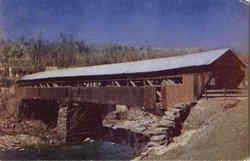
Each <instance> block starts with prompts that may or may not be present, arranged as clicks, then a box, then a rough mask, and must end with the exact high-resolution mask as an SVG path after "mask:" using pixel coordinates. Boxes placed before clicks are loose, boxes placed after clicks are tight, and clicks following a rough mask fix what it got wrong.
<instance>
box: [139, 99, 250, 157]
mask: <svg viewBox="0 0 250 161" xmlns="http://www.w3.org/2000/svg"><path fill="white" fill-rule="evenodd" d="M247 157H248V98H247V99H244V100H237V99H234V100H223V99H214V100H209V101H206V100H200V101H199V102H198V104H197V106H195V107H194V108H193V109H192V110H191V113H190V115H189V116H188V118H187V120H186V121H185V123H184V126H183V130H182V134H181V135H180V136H178V137H175V138H174V141H173V142H172V143H170V144H169V145H168V146H167V147H166V146H160V147H157V148H154V149H152V150H151V151H150V152H149V153H148V155H146V156H144V157H143V159H144V160H242V159H245V158H247ZM139 159H141V158H139Z"/></svg>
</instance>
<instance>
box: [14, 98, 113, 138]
mask: <svg viewBox="0 0 250 161" xmlns="http://www.w3.org/2000/svg"><path fill="white" fill-rule="evenodd" d="M112 110H115V105H103V104H93V103H83V102H71V101H69V102H66V103H62V102H61V103H58V102H57V101H51V100H39V99H26V100H24V99H23V100H21V101H20V103H19V105H18V119H19V120H22V119H26V120H42V121H43V122H44V123H45V124H46V125H47V126H48V128H49V129H54V128H56V131H57V132H58V134H59V136H60V140H61V141H62V142H78V141H82V140H84V139H86V138H91V139H95V140H96V139H101V138H102V137H103V136H104V135H105V128H104V127H103V124H102V122H103V119H104V117H105V116H106V115H107V114H108V113H109V112H110V111H112Z"/></svg>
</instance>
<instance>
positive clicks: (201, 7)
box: [0, 0, 249, 51]
mask: <svg viewBox="0 0 250 161" xmlns="http://www.w3.org/2000/svg"><path fill="white" fill-rule="evenodd" d="M248 30H249V27H248V6H247V5H246V4H244V3H242V2H241V1H240V0H206V1H203V0H72V1H69V0H0V36H1V35H2V37H8V38H18V37H21V36H26V37H35V36H37V35H39V34H42V35H43V37H44V38H46V39H53V40H54V39H57V38H58V37H59V36H58V35H59V34H64V35H70V36H72V37H74V38H76V39H81V40H86V41H88V42H94V43H121V44H129V45H151V46H152V47H156V48H158V47H160V48H218V47H230V48H235V49H238V50H244V51H246V50H248V35H249V34H248Z"/></svg>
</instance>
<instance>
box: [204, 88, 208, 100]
mask: <svg viewBox="0 0 250 161" xmlns="http://www.w3.org/2000/svg"><path fill="white" fill-rule="evenodd" d="M205 96H206V99H207V100H208V97H207V88H205Z"/></svg>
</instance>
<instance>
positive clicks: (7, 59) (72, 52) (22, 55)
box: [0, 35, 206, 72]
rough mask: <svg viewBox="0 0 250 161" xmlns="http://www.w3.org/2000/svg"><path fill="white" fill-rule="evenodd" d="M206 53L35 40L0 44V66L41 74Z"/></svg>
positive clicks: (193, 50) (62, 36)
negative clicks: (49, 69)
mask: <svg viewBox="0 0 250 161" xmlns="http://www.w3.org/2000/svg"><path fill="white" fill-rule="evenodd" d="M204 50H206V49H200V48H196V49H160V48H158V49H156V48H152V47H151V46H148V45H147V46H146V45H144V46H139V47H138V46H137V47H135V46H128V45H121V44H92V43H88V42H86V41H83V40H76V39H73V38H70V37H67V36H64V35H61V36H60V38H59V39H57V40H54V41H51V40H45V39H42V38H41V37H38V38H24V37H23V38H20V39H18V40H4V39H2V40H0V65H1V64H2V66H3V65H5V66H8V67H13V68H20V69H22V70H29V71H31V72H39V71H44V70H45V69H46V67H47V66H56V67H58V68H68V67H77V66H89V65H99V64H110V63H120V62H127V61H137V60H144V59H151V58H159V57H168V56H174V55H184V54H189V53H194V52H200V51H204Z"/></svg>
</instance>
